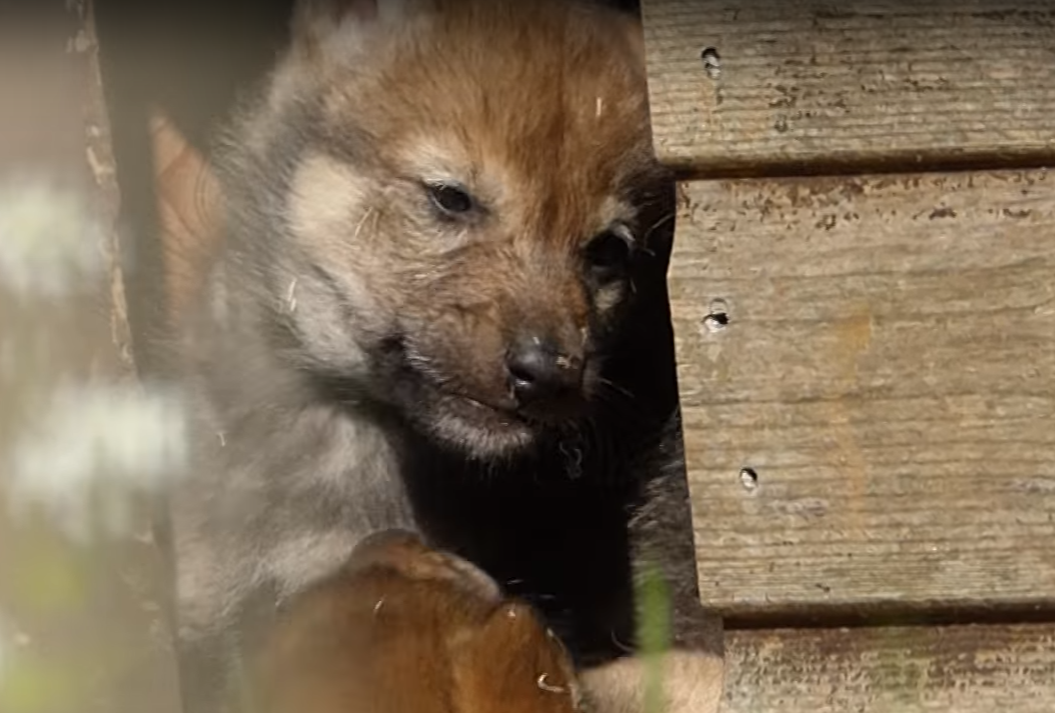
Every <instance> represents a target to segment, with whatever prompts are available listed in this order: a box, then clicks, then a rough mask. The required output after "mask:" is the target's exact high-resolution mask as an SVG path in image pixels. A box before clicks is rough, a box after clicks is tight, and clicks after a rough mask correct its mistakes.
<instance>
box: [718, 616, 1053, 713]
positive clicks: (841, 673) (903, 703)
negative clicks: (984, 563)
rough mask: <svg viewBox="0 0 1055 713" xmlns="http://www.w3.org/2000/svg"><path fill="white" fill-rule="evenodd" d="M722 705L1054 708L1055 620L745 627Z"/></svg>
mask: <svg viewBox="0 0 1055 713" xmlns="http://www.w3.org/2000/svg"><path fill="white" fill-rule="evenodd" d="M725 656H726V673H725V696H724V701H723V704H722V713H789V712H790V711H832V713H835V712H836V711H838V712H839V713H996V712H997V711H1006V712H1007V713H1050V711H1051V710H1052V707H1053V701H1055V626H1051V625H1043V626H1041V625H1034V626H1006V627H1005V626H957V627H920V628H914V627H911V628H894V627H884V628H878V629H808V630H783V631H738V632H730V633H729V634H727V637H726V654H725Z"/></svg>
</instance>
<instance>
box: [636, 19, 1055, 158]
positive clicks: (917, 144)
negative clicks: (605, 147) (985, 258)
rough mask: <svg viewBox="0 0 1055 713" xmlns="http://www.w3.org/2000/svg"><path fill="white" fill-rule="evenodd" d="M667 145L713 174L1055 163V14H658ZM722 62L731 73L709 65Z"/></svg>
mask: <svg viewBox="0 0 1055 713" xmlns="http://www.w3.org/2000/svg"><path fill="white" fill-rule="evenodd" d="M642 6H643V16H644V20H645V30H646V35H645V36H646V48H647V58H648V71H649V83H650V91H651V103H652V116H653V123H654V130H655V136H656V146H657V150H658V151H659V154H660V156H661V158H662V159H663V160H664V161H666V162H668V163H669V164H670V165H672V166H674V167H677V168H679V169H682V170H686V171H691V172H693V173H695V174H699V175H725V174H729V175H732V174H753V175H773V174H774V173H783V172H798V171H809V172H812V173H818V172H832V171H835V170H838V171H844V172H845V171H854V172H857V171H861V170H874V169H877V168H882V169H884V170H888V169H891V168H893V169H895V170H902V169H911V168H913V167H916V166H920V165H925V166H930V167H932V168H933V167H946V168H947V167H952V166H965V165H973V166H980V165H984V166H987V167H991V168H992V167H1003V166H1004V165H1005V164H1006V163H1007V162H1008V161H1018V162H1020V163H1021V164H1022V165H1026V164H1029V165H1033V166H1037V165H1045V164H1046V163H1050V162H1051V160H1052V158H1055V123H1053V122H1052V121H1051V117H1052V116H1053V115H1055V6H1053V5H1052V4H1051V3H1049V2H1047V1H1046V0H1024V1H1023V0H984V1H981V2H970V3H961V2H958V1H956V0H937V1H936V2H909V1H908V0H869V1H868V2H865V3H857V2H854V3H833V2H824V1H821V0H798V1H795V2H786V1H785V0H644V2H643V3H642ZM708 48H713V49H715V50H716V51H717V52H718V57H719V64H720V68H719V71H720V73H719V74H718V75H717V76H714V73H713V72H711V73H708V71H707V69H706V68H705V66H704V62H703V61H702V59H701V53H702V52H703V51H704V50H705V49H708Z"/></svg>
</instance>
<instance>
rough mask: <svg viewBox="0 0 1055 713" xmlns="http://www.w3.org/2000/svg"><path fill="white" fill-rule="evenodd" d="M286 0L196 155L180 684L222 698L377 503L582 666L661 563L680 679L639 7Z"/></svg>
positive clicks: (665, 331) (672, 462) (682, 615)
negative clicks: (200, 270) (205, 215)
mask: <svg viewBox="0 0 1055 713" xmlns="http://www.w3.org/2000/svg"><path fill="white" fill-rule="evenodd" d="M294 15H295V16H294V18H293V21H292V28H293V29H292V38H291V42H290V45H289V48H288V50H287V51H286V53H285V54H284V55H283V56H282V57H281V58H280V59H279V61H278V62H277V64H276V66H275V69H274V71H273V72H272V73H271V74H270V76H269V77H268V78H267V80H266V81H265V82H264V83H263V85H262V86H261V87H260V89H259V91H258V92H256V93H254V94H253V95H252V96H250V97H249V98H248V99H246V101H245V103H244V105H243V106H242V107H241V109H240V110H239V111H238V112H237V116H236V118H235V120H234V121H233V122H232V123H231V126H230V128H229V130H228V131H227V132H226V135H225V138H224V141H223V142H222V145H221V147H220V149H219V151H218V153H217V156H216V171H217V177H218V180H219V185H220V191H221V193H222V195H223V200H224V203H223V206H224V213H223V217H222V223H223V229H224V230H223V239H222V241H221V243H220V244H219V246H218V247H217V249H216V251H215V255H214V256H213V258H212V262H211V265H210V267H209V269H208V273H207V275H206V277H205V279H204V287H203V289H202V290H201V293H200V295H199V296H198V298H197V299H196V300H195V301H194V303H193V305H192V306H191V307H190V308H189V310H188V312H187V315H186V318H185V319H184V320H183V327H182V333H181V343H180V345H179V349H178V353H179V358H180V369H181V372H182V374H183V376H184V378H185V383H186V385H187V388H188V389H189V393H190V397H191V400H192V403H193V406H194V409H193V419H192V424H191V434H192V442H193V451H194V460H193V463H194V467H193V475H192V476H191V477H189V478H188V479H186V480H185V481H184V482H183V483H182V484H181V486H180V488H179V491H178V492H177V493H175V495H174V498H173V520H172V521H173V530H174V538H175V543H176V552H177V558H178V561H177V570H178V589H179V619H180V639H181V648H182V651H183V659H184V669H185V670H184V674H185V678H186V680H187V681H188V686H187V691H186V696H187V700H188V703H189V705H190V707H191V709H192V710H194V711H195V713H197V711H199V710H203V711H204V710H211V709H212V707H213V706H214V705H215V703H216V701H217V700H219V698H218V696H221V695H226V694H225V691H227V690H228V689H229V688H230V686H231V683H232V680H233V678H234V674H235V673H236V672H237V671H238V670H239V668H240V666H241V664H240V663H239V662H240V660H241V652H242V650H243V649H244V648H245V645H246V642H247V641H249V640H250V639H251V638H252V637H253V636H255V634H254V633H253V631H251V630H252V629H253V628H254V627H257V626H264V627H267V626H269V625H270V622H271V620H272V619H273V618H274V612H275V610H276V607H281V605H283V604H284V603H285V602H287V601H290V600H291V598H295V597H297V596H299V595H300V594H301V593H303V592H304V591H305V590H307V589H309V588H311V587H312V586H314V585H315V584H316V583H318V582H320V581H324V580H326V578H328V577H330V576H332V575H333V574H334V572H336V571H338V570H339V569H340V568H341V567H342V566H343V564H344V563H345V562H347V561H348V559H349V557H350V556H351V553H352V552H353V551H354V550H355V548H356V546H357V545H359V544H360V543H361V542H363V540H364V538H367V537H368V536H370V535H371V534H372V533H376V532H379V531H384V530H390V529H393V528H400V529H405V530H408V531H413V532H416V533H419V534H420V536H421V537H423V538H424V541H425V542H427V543H428V544H429V545H430V546H433V547H436V548H440V549H443V550H444V551H447V552H450V553H451V555H450V556H451V557H461V558H464V559H465V560H466V562H467V563H468V562H471V563H473V565H474V566H476V567H479V568H480V569H482V570H483V571H485V572H487V573H488V575H489V576H490V577H491V578H493V579H494V580H495V581H496V582H498V584H499V585H500V586H501V587H502V588H503V590H504V591H505V592H507V593H508V594H509V595H512V596H520V597H523V598H524V599H526V600H527V601H530V602H531V603H532V604H534V605H535V606H537V607H538V610H539V611H541V612H542V614H543V616H544V617H545V621H546V623H547V626H550V627H552V628H553V630H554V631H556V633H557V635H558V636H559V637H560V638H561V639H562V640H564V641H565V642H566V643H567V646H568V649H569V651H570V654H571V656H572V657H573V658H574V661H575V664H576V666H578V667H580V668H583V669H585V668H591V667H597V666H600V665H602V664H607V665H609V666H610V665H612V664H610V663H609V662H611V661H612V660H613V659H616V658H620V657H622V656H623V654H624V653H625V649H626V648H627V647H632V645H633V615H634V612H633V597H632V586H631V585H632V581H633V576H634V572H635V570H636V568H637V567H638V565H639V564H640V563H641V562H642V561H643V560H644V559H649V560H652V561H654V562H655V563H658V564H659V566H660V568H661V570H662V571H663V572H664V573H665V574H667V575H668V577H669V578H670V579H671V580H672V582H673V583H674V586H673V591H674V593H675V599H676V601H675V607H674V610H675V626H676V627H677V631H678V632H679V633H678V634H677V636H676V637H675V642H676V643H677V644H678V645H679V646H681V647H682V648H685V649H686V650H691V651H696V652H698V653H693V654H691V656H689V658H688V659H686V660H689V661H694V662H696V663H695V664H693V666H696V665H697V664H698V666H697V668H695V669H693V668H692V666H689V669H691V670H692V673H691V674H690V677H695V678H694V680H696V681H700V680H703V679H701V678H700V676H703V677H704V678H706V680H707V681H711V678H707V677H709V676H711V674H712V673H713V671H714V667H715V665H716V663H715V659H714V658H713V657H712V656H709V655H706V654H704V653H702V650H701V648H700V646H699V645H698V642H696V641H695V638H694V637H696V634H693V633H691V629H692V627H689V626H681V624H685V623H686V622H691V621H692V620H693V617H694V616H696V615H695V613H694V612H695V610H696V606H697V605H696V600H695V596H694V591H695V574H694V572H693V571H692V561H691V559H692V549H691V543H689V546H688V549H687V550H686V549H685V546H684V543H683V542H681V543H680V544H676V545H675V544H669V543H673V542H674V539H671V538H672V537H673V536H672V535H670V534H669V533H670V532H674V531H675V529H676V528H675V527H674V526H675V525H677V526H678V527H682V528H683V529H682V530H680V532H681V537H684V536H685V533H686V532H687V531H688V530H687V529H685V528H684V526H685V525H686V518H687V516H688V515H687V512H688V511H687V503H686V501H685V495H684V493H683V492H682V491H681V490H679V489H678V488H679V487H681V486H680V485H679V482H680V480H679V478H680V472H679V471H678V468H677V464H678V460H677V452H676V446H677V440H678V438H679V437H680V434H679V429H678V425H677V417H676V412H677V408H676V407H677V400H676V389H675V379H674V371H673V356H672V353H671V351H672V336H671V331H670V320H669V314H668V311H667V302H666V299H667V298H666V288H665V271H666V265H667V259H668V255H669V248H670V237H671V230H670V228H671V223H672V218H673V210H674V206H673V203H674V194H673V184H672V182H671V178H670V176H669V175H668V174H667V172H666V171H665V170H664V169H663V168H662V167H661V166H660V164H659V163H658V162H657V161H656V159H655V157H654V154H653V151H652V146H651V135H650V129H649V116H648V105H647V91H646V81H645V74H644V60H643V52H642V46H641V45H642V43H641V37H640V27H639V26H638V24H637V23H636V22H635V20H634V18H632V17H630V16H628V15H626V14H624V13H621V12H618V11H615V10H613V9H610V8H606V7H603V6H601V5H600V4H598V3H592V2H586V1H585V0H564V1H562V0H530V1H529V0H520V1H518V2H506V1H503V0H373V1H371V0H299V2H298V3H297V5H296V9H295V13H294ZM660 506H663V507H660ZM667 506H669V507H667ZM657 508H658V509H657ZM661 511H662V512H661ZM675 539H676V538H675ZM685 565H688V569H687V570H686V569H685ZM681 632H687V633H684V634H682V633H681ZM617 663H619V665H620V666H632V665H633V659H630V660H629V663H628V662H627V661H621V662H617ZM605 670H612V669H610V668H609V669H605ZM624 678H625V677H624ZM605 685H607V684H605ZM695 685H696V684H694V686H695ZM710 685H711V684H710V683H708V686H710ZM711 688H713V686H711ZM711 688H708V691H710V690H711ZM693 690H695V688H693ZM635 695H636V694H635ZM693 695H694V696H697V694H695V693H694V694H693ZM706 695H711V694H710V693H707V694H706ZM704 697H706V696H704ZM635 700H636V699H635ZM672 700H673V699H672ZM702 700H703V699H702V698H700V697H699V696H697V697H696V698H693V699H692V700H688V699H686V702H685V705H684V706H682V707H681V708H678V707H677V706H674V708H675V709H676V710H678V711H685V712H686V713H688V711H690V710H691V711H694V713H695V712H696V711H703V710H706V708H703V707H701V706H702V703H701V701H702ZM635 705H636V704H635ZM631 709H632V708H626V710H631Z"/></svg>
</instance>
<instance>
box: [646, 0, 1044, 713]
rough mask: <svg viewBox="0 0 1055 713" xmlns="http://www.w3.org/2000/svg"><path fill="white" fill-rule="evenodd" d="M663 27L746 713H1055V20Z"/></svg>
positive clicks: (662, 22)
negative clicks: (1004, 712) (1054, 712)
mask: <svg viewBox="0 0 1055 713" xmlns="http://www.w3.org/2000/svg"><path fill="white" fill-rule="evenodd" d="M643 15H644V19H645V27H646V46H647V49H648V64H649V73H650V91H651V102H652V112H653V124H654V129H655V134H656V135H655V143H656V146H657V150H658V151H659V153H660V155H661V157H662V158H663V160H664V161H666V162H667V163H668V164H669V165H671V166H672V167H674V168H676V169H677V170H678V172H679V174H680V175H681V177H682V179H683V180H682V182H681V185H680V187H679V193H680V201H679V207H678V215H677V220H678V223H677V232H676V238H675V250H674V256H673V262H672V266H671V270H670V286H671V299H672V307H673V311H674V316H675V332H676V342H677V353H678V360H679V383H680V389H681V399H682V407H683V412H684V417H685V442H686V452H687V461H688V463H687V466H688V476H689V481H690V489H691V491H692V499H693V510H694V529H695V537H696V545H697V552H698V561H697V566H698V570H699V580H700V588H701V597H702V599H703V601H704V603H705V604H706V605H707V606H708V607H710V608H712V609H713V610H715V611H716V612H718V613H719V614H721V615H722V616H723V617H724V618H725V624H726V629H727V642H726V643H727V657H728V666H729V675H728V679H727V680H728V683H727V685H728V690H727V694H726V710H727V711H729V713H740V712H741V711H743V712H744V713H747V712H748V711H750V713H764V712H765V711H778V710H779V711H782V712H784V713H795V712H796V711H825V712H827V711H832V712H833V713H834V712H835V711H884V712H885V711H891V713H893V712H894V711H897V712H899V713H901V712H905V713H910V712H913V711H942V712H943V713H945V712H949V713H955V712H958V711H963V712H964V713H967V712H970V713H974V711H979V712H981V711H994V710H998V709H999V708H1002V709H1004V710H1007V711H1014V712H1016V713H1017V712H1018V711H1038V712H1039V711H1042V710H1043V711H1050V710H1055V639H1053V636H1055V626H1052V625H1051V624H1046V623H1041V622H1045V621H1049V620H1055V616H1052V615H1053V614H1055V174H1052V173H1051V172H1049V171H1047V170H1046V169H1045V166H1046V165H1049V164H1050V165H1052V166H1055V5H1052V4H1051V3H1046V2H1037V1H1034V2H1029V1H1026V2H1001V1H998V0H978V1H977V2H970V3H963V2H944V1H939V2H931V3H919V2H917V3H911V2H906V1H901V0H870V1H869V2H848V3H831V2H803V1H798V2H787V1H784V0H741V1H739V2H724V1H722V0H645V1H644V3H643ZM893 625H897V626H896V628H893ZM806 626H808V627H811V628H808V629H807V628H803V627H806ZM838 627H850V628H838Z"/></svg>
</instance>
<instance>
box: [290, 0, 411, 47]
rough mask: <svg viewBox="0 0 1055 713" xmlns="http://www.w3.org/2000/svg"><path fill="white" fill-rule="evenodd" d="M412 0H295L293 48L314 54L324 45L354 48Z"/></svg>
mask: <svg viewBox="0 0 1055 713" xmlns="http://www.w3.org/2000/svg"><path fill="white" fill-rule="evenodd" d="M414 4H415V2H414V0H296V4H295V5H294V9H293V26H292V30H293V32H292V36H293V45H294V48H295V49H296V50H298V51H300V52H304V53H307V55H308V56H313V57H317V56H318V54H319V53H321V52H325V51H326V49H327V47H331V46H334V47H341V48H345V49H347V48H350V47H354V46H355V45H356V44H358V42H359V41H361V40H362V39H363V38H365V37H366V36H367V35H369V34H370V33H371V32H374V31H376V30H377V28H378V27H379V26H381V25H388V24H390V23H392V22H393V21H398V20H399V19H401V18H402V17H403V15H404V14H405V13H406V12H407V11H408V9H409V6H411V5H414Z"/></svg>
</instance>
